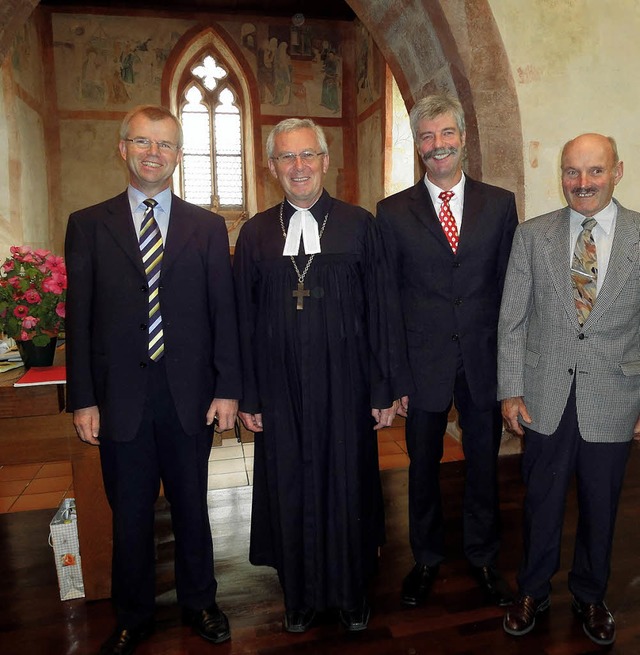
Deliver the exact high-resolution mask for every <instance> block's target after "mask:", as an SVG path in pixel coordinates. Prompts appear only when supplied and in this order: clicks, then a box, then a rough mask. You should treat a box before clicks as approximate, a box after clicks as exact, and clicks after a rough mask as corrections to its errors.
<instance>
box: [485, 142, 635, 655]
mask: <svg viewBox="0 0 640 655" xmlns="http://www.w3.org/2000/svg"><path fill="white" fill-rule="evenodd" d="M561 169H562V190H563V192H564V196H565V198H566V200H567V203H568V206H567V207H565V208H564V209H560V210H557V211H553V212H550V213H549V214H545V215H543V216H538V217H537V218H533V219H531V220H529V221H526V222H524V223H523V224H522V225H521V226H520V227H519V228H518V230H517V231H516V235H515V238H514V241H513V252H512V254H511V259H510V261H509V268H508V271H507V278H506V282H505V289H504V297H503V301H502V309H501V313H500V323H499V359H498V393H499V395H498V397H499V398H501V399H503V400H502V413H503V416H504V418H505V422H506V424H507V427H508V428H509V429H510V430H511V431H513V432H514V433H515V434H518V435H520V436H524V437H525V449H524V455H523V459H522V470H523V476H524V480H525V484H526V486H527V493H526V496H525V505H524V510H525V511H524V539H523V541H524V558H523V561H522V565H521V567H520V571H519V573H518V586H519V590H520V597H519V599H518V601H517V602H516V603H515V604H514V605H513V607H511V608H509V611H508V612H507V614H506V616H505V619H504V629H505V631H506V632H507V633H509V634H511V635H515V636H520V635H524V634H527V633H528V632H530V631H531V630H532V629H533V628H534V626H535V622H536V615H538V614H540V613H541V612H544V611H545V610H547V608H548V607H549V603H550V599H549V592H550V591H551V583H550V580H551V578H552V576H553V575H554V574H555V572H556V571H557V570H558V566H559V562H560V539H561V536H562V523H563V517H564V507H565V499H566V494H567V488H568V486H569V483H570V482H571V480H572V478H573V476H574V474H575V476H576V487H577V496H578V507H579V511H580V516H579V519H578V529H577V532H576V544H575V552H574V558H573V565H572V567H571V571H570V573H569V589H570V590H571V592H572V594H573V610H574V612H575V613H576V614H577V616H578V617H579V618H580V620H581V621H582V625H583V629H584V632H585V633H586V635H587V636H588V637H589V639H591V640H592V641H593V642H595V643H596V644H598V645H601V646H607V645H610V644H612V643H613V642H614V640H615V637H616V629H615V622H614V619H613V616H612V614H611V612H610V611H609V609H608V608H607V606H606V604H605V602H604V596H605V592H606V589H607V582H608V579H609V571H610V559H611V546H612V542H613V532H614V526H615V519H616V511H617V508H618V499H619V497H620V490H621V488H622V481H623V477H624V470H625V466H626V462H627V457H628V454H629V445H630V443H631V440H632V438H633V437H634V435H635V437H636V438H640V345H639V344H640V256H639V255H640V247H639V244H640V214H638V213H637V212H634V211H630V210H628V209H625V208H624V207H623V206H622V205H620V204H619V203H618V202H617V201H616V200H614V199H613V191H614V188H615V186H616V185H617V184H618V182H619V181H620V180H621V178H622V174H623V165H622V162H621V161H620V160H619V158H618V152H617V148H616V144H615V141H614V140H613V139H611V138H608V137H605V136H602V135H601V134H583V135H581V136H579V137H577V138H575V139H573V140H572V141H569V142H568V143H567V144H566V145H565V146H564V148H563V150H562V157H561ZM520 421H522V424H520Z"/></svg>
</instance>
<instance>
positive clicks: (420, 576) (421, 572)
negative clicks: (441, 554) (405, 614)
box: [402, 564, 438, 607]
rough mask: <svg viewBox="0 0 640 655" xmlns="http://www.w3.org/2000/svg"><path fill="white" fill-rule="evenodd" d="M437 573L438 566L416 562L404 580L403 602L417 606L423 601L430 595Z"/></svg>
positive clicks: (409, 605) (406, 604)
mask: <svg viewBox="0 0 640 655" xmlns="http://www.w3.org/2000/svg"><path fill="white" fill-rule="evenodd" d="M437 575H438V567H437V566H427V565H426V564H416V565H415V566H414V567H413V568H412V569H411V571H410V572H409V574H408V575H407V577H406V578H405V579H404V580H403V581H402V604H403V605H405V606H406V607H416V606H417V605H419V604H420V603H422V602H423V601H424V600H425V599H426V598H427V596H428V595H429V592H430V591H431V587H432V586H433V582H434V580H435V579H436V576H437Z"/></svg>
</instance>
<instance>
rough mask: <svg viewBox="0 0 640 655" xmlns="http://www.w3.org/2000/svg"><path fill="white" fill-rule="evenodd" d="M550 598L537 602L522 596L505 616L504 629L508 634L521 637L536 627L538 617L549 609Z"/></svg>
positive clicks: (531, 597)
mask: <svg viewBox="0 0 640 655" xmlns="http://www.w3.org/2000/svg"><path fill="white" fill-rule="evenodd" d="M550 604H551V601H550V600H549V596H547V597H546V598H543V599H542V600H536V599H535V598H534V597H533V596H520V598H518V600H517V601H516V602H515V603H514V604H513V605H512V606H511V607H510V608H509V609H508V610H507V613H506V614H505V615H504V621H503V622H502V627H503V628H504V631H505V632H506V633H507V634H510V635H513V636H514V637H521V636H522V635H526V634H527V633H528V632H531V631H532V630H533V628H534V627H535V625H536V616H537V615H538V614H541V613H542V612H546V610H548V609H549V605H550Z"/></svg>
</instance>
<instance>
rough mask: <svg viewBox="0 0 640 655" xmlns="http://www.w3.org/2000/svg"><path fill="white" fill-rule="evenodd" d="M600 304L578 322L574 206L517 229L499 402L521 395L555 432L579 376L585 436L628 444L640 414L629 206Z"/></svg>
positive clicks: (639, 247)
mask: <svg viewBox="0 0 640 655" xmlns="http://www.w3.org/2000/svg"><path fill="white" fill-rule="evenodd" d="M614 202H616V205H617V206H618V215H617V219H616V227H615V234H614V238H613V245H612V252H611V259H610V260H609V265H608V268H607V274H606V277H605V279H604V282H603V284H602V287H601V289H600V292H599V293H598V297H597V299H596V303H595V305H594V307H593V310H592V311H591V314H590V315H589V317H588V319H587V321H586V323H585V324H584V327H582V328H581V327H580V324H579V323H578V318H577V314H576V309H575V304H574V301H573V291H572V288H571V277H570V273H569V268H570V262H569V257H570V252H569V251H570V247H569V208H568V207H565V208H564V209H561V210H559V211H555V212H551V213H549V214H545V215H543V216H538V217H537V218H533V219H531V220H529V221H525V222H524V223H522V224H521V225H519V226H518V229H517V230H516V234H515V237H514V240H513V249H512V251H511V257H510V259H509V267H508V270H507V277H506V281H505V287H504V294H503V297H502V306H501V311H500V322H499V329H498V399H503V398H510V397H514V396H523V397H524V402H525V404H526V406H527V409H528V410H529V414H530V415H531V418H532V419H533V422H532V423H531V424H528V427H530V428H531V429H533V430H535V431H536V432H540V433H541V434H552V433H553V432H554V431H555V430H556V428H557V427H558V424H559V422H560V418H561V416H562V412H563V410H564V408H565V405H566V402H567V398H568V396H569V392H570V389H571V384H572V382H573V378H574V376H575V381H576V404H577V413H578V424H579V427H580V432H581V434H582V437H583V439H585V440H586V441H592V442H624V441H629V440H630V439H631V438H632V437H633V426H634V424H635V421H636V420H637V418H638V415H640V256H639V255H640V252H639V251H640V214H639V213H637V212H634V211H630V210H628V209H625V208H624V207H622V206H621V205H620V204H619V203H618V202H617V201H614Z"/></svg>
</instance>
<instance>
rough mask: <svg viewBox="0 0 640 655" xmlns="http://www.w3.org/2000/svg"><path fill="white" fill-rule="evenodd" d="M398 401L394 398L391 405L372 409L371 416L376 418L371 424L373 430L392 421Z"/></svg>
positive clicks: (383, 426)
mask: <svg viewBox="0 0 640 655" xmlns="http://www.w3.org/2000/svg"><path fill="white" fill-rule="evenodd" d="M399 405H400V401H398V400H394V401H393V404H392V405H391V407H387V408H385V409H372V410H371V416H373V418H374V419H375V420H376V424H375V425H374V426H373V429H374V430H379V429H380V428H388V427H389V426H390V425H391V424H392V423H393V419H394V418H395V417H396V412H397V411H398V407H399Z"/></svg>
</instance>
